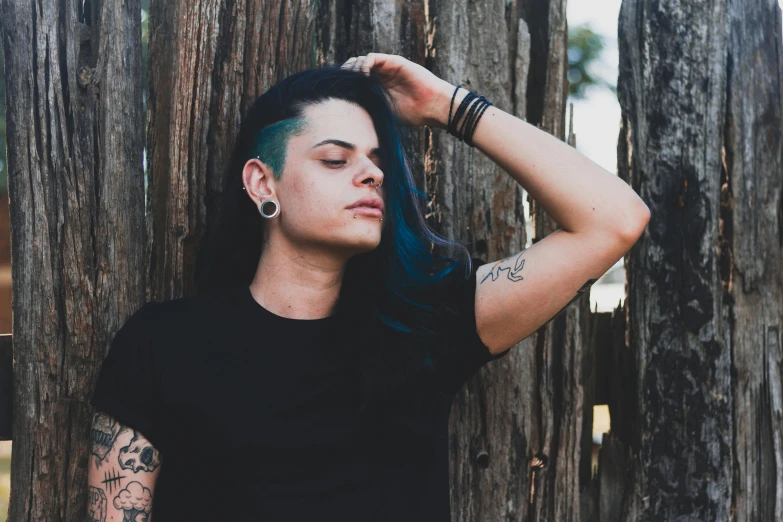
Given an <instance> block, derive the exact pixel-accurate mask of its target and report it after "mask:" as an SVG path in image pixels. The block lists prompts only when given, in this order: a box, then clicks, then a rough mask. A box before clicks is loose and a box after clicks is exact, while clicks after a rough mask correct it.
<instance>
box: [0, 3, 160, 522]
mask: <svg viewBox="0 0 783 522" xmlns="http://www.w3.org/2000/svg"><path fill="white" fill-rule="evenodd" d="M0 31H1V32H2V37H3V42H4V57H5V78H6V89H7V90H6V102H7V125H8V126H7V140H8V142H7V143H8V147H7V151H8V188H9V199H10V220H11V236H12V237H11V245H12V251H11V252H12V254H11V255H12V263H11V266H12V277H13V344H14V366H13V370H14V419H13V427H12V437H13V452H12V459H11V477H12V487H11V491H12V492H13V494H12V495H11V499H10V506H9V512H8V520H9V521H13V522H26V521H36V522H37V521H50V520H83V519H85V517H86V500H85V499H86V496H85V495H86V482H87V465H88V463H89V460H88V458H87V457H88V455H89V447H88V443H89V428H90V422H91V420H92V406H90V404H89V403H88V400H89V397H90V395H91V392H92V389H93V384H94V382H95V379H96V377H97V375H98V371H99V369H100V366H101V362H102V361H103V358H104V356H105V354H106V352H107V350H108V348H109V345H110V342H111V339H112V337H113V335H114V332H116V331H117V330H118V329H119V327H120V326H121V325H122V324H123V323H124V321H125V320H126V319H127V318H128V317H129V316H130V315H131V314H132V313H133V312H135V311H136V310H137V309H138V308H139V307H140V306H141V305H142V304H143V302H144V296H145V290H144V279H143V277H141V275H142V274H143V261H144V256H143V254H144V214H143V205H144V180H143V170H142V153H143V145H144V142H143V126H142V122H143V119H142V118H143V114H142V86H141V72H142V67H141V46H140V44H139V35H140V34H141V7H140V5H139V2H138V1H134V0H127V1H119V0H106V1H104V2H101V3H99V4H96V3H93V2H89V1H87V2H85V3H82V2H63V1H55V2H29V1H25V0H2V2H0Z"/></svg>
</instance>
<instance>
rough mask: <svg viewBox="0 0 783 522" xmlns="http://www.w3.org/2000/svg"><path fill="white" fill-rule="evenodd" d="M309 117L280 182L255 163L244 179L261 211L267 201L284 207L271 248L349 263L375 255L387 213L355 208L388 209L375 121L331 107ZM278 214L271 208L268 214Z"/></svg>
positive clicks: (348, 107) (337, 104) (340, 103)
mask: <svg viewBox="0 0 783 522" xmlns="http://www.w3.org/2000/svg"><path fill="white" fill-rule="evenodd" d="M304 116H305V119H306V125H305V127H304V130H303V132H301V133H300V134H298V135H296V136H293V137H291V138H290V140H289V142H288V146H287V149H286V151H287V152H286V155H285V164H284V168H283V172H282V174H281V175H280V179H276V178H275V177H274V175H273V173H272V171H271V169H270V168H269V166H268V165H266V164H265V163H263V162H261V161H260V160H257V159H252V160H249V161H248V162H247V164H246V165H245V168H244V171H243V179H244V183H245V186H246V187H247V192H248V195H249V196H250V197H251V198H252V199H253V201H254V202H255V204H256V207H258V206H259V205H260V204H261V201H263V200H267V199H275V200H277V201H278V202H279V204H280V213H279V214H278V215H277V216H276V217H274V218H272V219H268V220H266V224H267V226H268V230H269V236H268V237H269V241H270V244H272V245H274V244H278V245H279V243H278V242H279V241H286V242H289V243H290V244H292V245H293V246H294V248H297V247H298V248H307V249H313V248H315V249H318V250H324V251H328V252H329V253H330V254H334V255H336V256H338V257H341V258H344V259H347V258H349V257H351V256H353V255H355V254H358V253H362V252H366V251H370V250H373V249H375V248H376V247H377V246H378V244H379V243H380V240H381V230H382V228H383V224H384V222H383V221H380V219H379V218H380V217H383V218H384V221H386V209H385V206H384V208H383V209H382V210H380V211H377V210H376V211H373V210H370V209H366V208H358V209H357V208H354V209H349V208H348V207H350V206H351V205H352V204H354V203H355V202H356V201H357V200H359V199H361V198H377V199H380V200H381V202H383V192H384V188H383V186H382V183H383V171H381V169H380V165H381V159H380V156H379V152H378V150H377V149H378V138H377V135H376V133H375V127H374V126H373V122H372V119H371V118H370V115H369V114H368V113H367V112H366V111H365V110H364V109H363V108H361V107H359V106H358V105H355V104H352V103H349V102H346V101H344V100H337V99H331V100H328V101H326V102H323V103H320V104H318V105H314V106H311V107H308V108H306V109H305V110H304ZM379 183H380V184H381V187H380V188H379V189H378V190H376V188H375V187H376V186H377V185H378V184H379ZM382 205H383V203H382ZM274 208H275V207H274V205H272V204H267V205H266V206H265V207H264V212H265V213H267V214H269V213H271V212H273V211H274ZM354 216H355V217H354Z"/></svg>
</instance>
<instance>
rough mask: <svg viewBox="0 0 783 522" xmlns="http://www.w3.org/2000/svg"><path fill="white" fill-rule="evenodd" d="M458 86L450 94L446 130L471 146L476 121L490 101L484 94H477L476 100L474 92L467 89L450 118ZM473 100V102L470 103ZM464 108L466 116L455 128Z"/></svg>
mask: <svg viewBox="0 0 783 522" xmlns="http://www.w3.org/2000/svg"><path fill="white" fill-rule="evenodd" d="M459 88H460V86H459V85H457V86H456V87H455V88H454V94H453V95H452V96H451V104H450V105H449V118H448V120H447V124H446V130H447V132H448V133H449V134H451V135H452V136H456V137H457V138H459V139H460V140H462V141H463V142H465V143H467V144H468V145H469V146H471V147H473V146H474V145H473V133H474V131H475V130H476V126H477V125H478V121H479V119H480V118H481V116H483V114H484V111H486V110H487V107H489V106H490V105H492V103H491V102H489V101H488V100H487V99H486V98H485V97H484V96H478V99H477V100H476V98H477V95H476V93H474V92H472V91H468V94H466V95H465V97H464V98H463V99H462V103H460V106H459V108H457V112H456V113H455V114H454V119H452V117H451V113H452V110H453V108H454V99H455V98H456V97H457V91H458V90H459ZM474 100H475V103H471V102H473V101H474ZM466 110H467V111H468V113H467V116H466V117H465V119H464V120H463V121H462V125H460V126H459V128H457V123H458V122H459V121H460V118H461V117H462V115H463V114H464V113H465V111H466Z"/></svg>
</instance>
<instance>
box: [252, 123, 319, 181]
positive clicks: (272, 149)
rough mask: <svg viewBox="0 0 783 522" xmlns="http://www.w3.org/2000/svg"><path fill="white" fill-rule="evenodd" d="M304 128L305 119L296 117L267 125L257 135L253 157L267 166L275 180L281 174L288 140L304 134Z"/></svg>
mask: <svg viewBox="0 0 783 522" xmlns="http://www.w3.org/2000/svg"><path fill="white" fill-rule="evenodd" d="M306 126H307V119H306V118H305V117H304V116H297V117H294V118H288V119H287V120H281V121H278V122H276V123H273V124H271V125H267V126H266V127H264V128H263V129H261V132H259V133H258V137H257V138H256V142H255V144H254V145H253V156H254V157H256V158H258V159H260V160H261V161H263V162H264V163H266V164H267V165H269V168H271V169H272V172H273V173H274V175H275V179H280V176H281V175H282V174H283V167H284V166H285V153H286V149H287V147H288V140H290V139H291V137H292V136H298V135H299V134H301V133H302V132H304V130H305V128H306Z"/></svg>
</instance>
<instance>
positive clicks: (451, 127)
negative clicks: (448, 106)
mask: <svg viewBox="0 0 783 522" xmlns="http://www.w3.org/2000/svg"><path fill="white" fill-rule="evenodd" d="M457 89H459V85H458V86H457ZM454 94H455V95H456V94H457V91H456V89H455V90H454ZM475 97H476V94H475V93H473V92H470V91H468V93H467V94H466V95H465V97H464V98H463V99H462V103H460V106H459V107H458V108H457V112H456V113H455V114H454V119H453V120H450V121H449V124H448V127H447V129H448V132H449V134H451V135H452V136H456V137H457V138H459V139H462V135H461V134H460V133H459V131H458V130H457V122H458V121H459V120H460V118H462V114H463V113H464V112H465V109H467V107H468V104H469V103H470V102H471V101H472V100H473V99H474V98H475Z"/></svg>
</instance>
